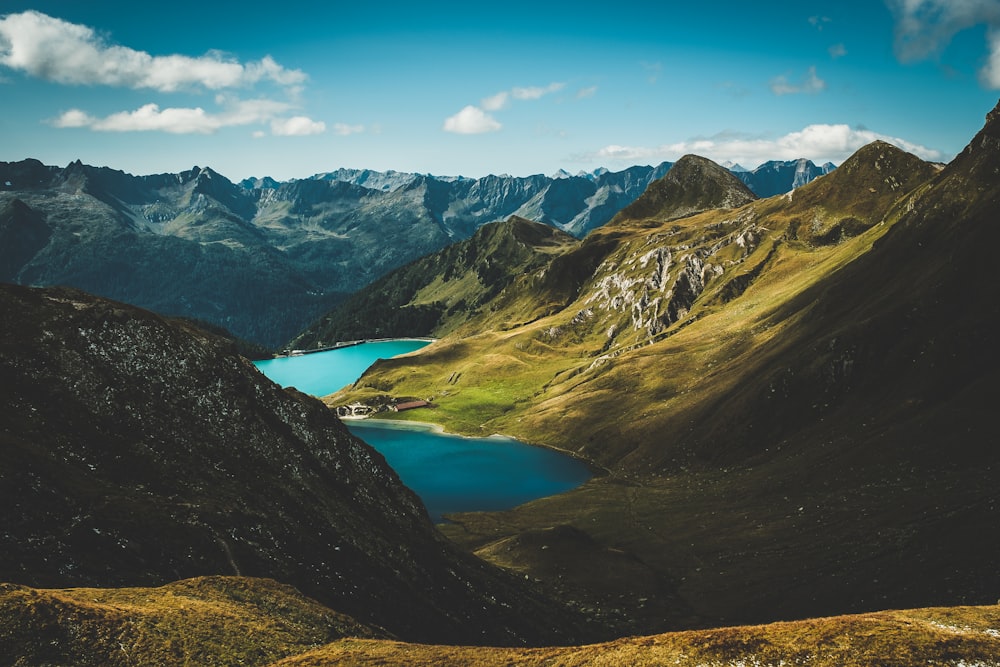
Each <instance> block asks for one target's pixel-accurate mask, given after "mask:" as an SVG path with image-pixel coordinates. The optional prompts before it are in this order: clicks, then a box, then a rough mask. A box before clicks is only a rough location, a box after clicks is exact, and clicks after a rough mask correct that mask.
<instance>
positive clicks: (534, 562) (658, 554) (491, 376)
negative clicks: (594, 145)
mask: <svg viewBox="0 0 1000 667" xmlns="http://www.w3.org/2000/svg"><path fill="white" fill-rule="evenodd" d="M996 115H997V114H996V112H994V113H991V114H990V116H989V117H988V120H987V125H986V127H985V128H984V130H983V132H982V133H980V135H978V136H977V137H976V138H975V139H974V140H973V142H972V143H971V144H970V146H969V148H968V149H967V150H966V151H965V152H963V154H961V155H960V156H959V157H958V158H956V159H955V160H954V161H953V162H952V163H951V164H950V165H948V166H947V167H946V168H945V169H943V170H941V169H939V168H938V167H936V166H934V165H931V164H927V163H924V162H922V161H921V160H919V159H918V158H916V157H915V156H913V155H909V154H907V153H905V152H903V151H901V150H899V149H897V148H894V147H892V146H890V145H888V144H884V143H880V142H876V143H874V144H871V145H869V146H867V147H865V148H863V149H862V150H860V151H859V152H858V153H857V154H856V155H854V156H853V157H852V158H851V159H850V160H848V161H847V162H846V163H845V164H844V165H842V166H841V168H839V169H837V170H836V171H835V172H833V173H831V174H829V175H826V176H824V177H822V178H819V179H817V180H816V181H814V182H813V183H810V184H809V185H807V186H804V187H802V188H799V189H797V190H795V191H794V192H793V193H790V194H788V195H783V196H780V197H774V198H771V199H766V200H758V201H754V202H751V203H749V204H746V205H743V206H741V207H739V208H736V209H732V210H728V209H721V210H712V211H705V212H702V213H697V214H693V215H689V216H687V217H683V218H676V219H661V218H660V217H657V216H658V214H657V213H656V212H657V211H663V210H669V206H666V207H665V206H664V205H663V204H662V203H661V204H659V205H657V206H653V207H651V208H650V210H651V211H654V212H653V213H651V214H650V215H651V217H641V216H640V217H629V215H632V213H628V212H625V213H623V214H622V215H620V216H619V217H618V218H616V219H615V220H614V221H613V222H612V223H610V224H609V225H606V226H605V227H604V228H602V229H600V230H596V231H595V232H593V233H592V234H591V235H590V236H589V237H588V238H587V240H586V241H584V243H583V244H582V245H581V246H580V247H579V248H577V249H572V250H570V251H568V252H567V253H566V254H565V255H562V256H560V257H559V258H557V259H556V260H554V261H553V263H552V264H551V265H550V267H549V269H548V270H546V271H544V272H542V271H540V272H537V273H536V274H533V275H531V276H524V277H522V278H521V279H520V280H519V281H518V282H517V283H516V286H517V289H519V290H522V293H523V294H524V295H525V297H524V299H525V300H528V299H529V298H530V296H528V295H532V294H540V295H543V296H542V297H541V298H542V299H543V300H544V299H546V298H547V297H546V296H545V295H547V294H548V293H549V292H548V291H547V290H553V289H555V288H554V287H553V285H556V284H558V285H559V286H560V289H561V290H562V291H561V294H563V295H569V305H568V306H567V307H565V308H563V309H561V310H560V311H559V312H556V313H553V314H549V315H547V316H543V317H540V318H538V319H535V320H533V321H530V322H528V323H526V324H525V325H523V326H520V327H516V328H511V329H508V330H505V331H495V330H493V331H490V330H488V328H487V327H480V326H478V324H477V323H476V322H475V321H472V322H470V323H469V325H468V326H467V327H466V328H465V329H464V330H462V331H461V333H462V335H461V336H457V335H456V336H449V337H445V338H444V339H442V340H441V341H439V342H438V343H436V344H434V345H432V346H430V347H428V348H425V350H424V351H423V352H422V353H421V354H420V355H417V356H416V357H414V358H412V359H408V360H406V362H405V363H403V362H392V361H389V362H382V363H379V364H378V365H376V367H374V368H373V369H372V370H371V371H370V372H369V373H368V374H367V375H366V376H365V377H363V378H362V379H361V380H360V381H359V382H358V383H357V385H356V386H355V388H354V389H353V390H352V391H350V392H345V393H344V394H341V395H334V396H332V397H329V398H328V399H327V402H329V403H337V402H341V401H346V400H354V399H357V398H361V399H363V398H365V397H366V396H370V395H371V394H373V393H390V394H392V393H399V394H402V395H415V396H423V397H426V398H430V399H432V400H433V401H434V403H435V404H436V405H437V406H438V408H437V409H436V410H434V411H425V412H423V413H421V414H413V415H412V416H411V417H410V418H421V419H427V420H433V421H438V422H441V423H443V424H445V425H446V426H447V427H448V428H450V429H453V430H456V431H460V432H466V433H475V434H482V433H492V432H503V433H508V434H512V435H516V436H518V437H520V438H523V439H525V440H527V441H530V442H538V443H543V444H547V445H550V446H554V447H557V448H561V449H565V450H567V451H570V452H572V453H574V454H577V455H580V456H583V457H585V458H588V459H591V460H594V461H596V462H597V463H599V464H601V465H603V466H605V467H606V468H608V469H609V470H610V471H611V473H612V475H611V476H610V477H605V478H602V479H598V480H595V481H592V482H591V483H588V484H587V485H585V486H584V487H583V488H581V489H580V490H578V491H575V492H571V493H569V494H566V495H564V496H561V497H557V498H550V499H544V500H540V501H536V502H535V503H531V504H529V505H527V506H524V507H522V508H519V509H517V510H515V511H512V512H507V513H499V514H468V515H461V516H457V517H451V518H452V519H453V523H451V524H447V525H445V526H443V528H442V529H443V530H444V531H445V532H446V534H448V535H449V536H451V537H453V538H454V539H456V540H458V541H461V542H462V543H464V544H466V545H467V546H468V547H469V548H472V549H476V550H478V552H479V553H480V554H481V555H482V556H484V557H486V558H489V559H492V560H494V562H497V563H500V564H504V565H505V566H507V567H512V568H515V569H516V568H520V569H519V570H518V571H521V570H524V571H527V572H529V573H532V574H534V575H535V576H539V577H540V578H544V577H545V576H546V575H545V571H544V568H543V567H542V566H541V563H542V560H541V559H540V558H539V554H538V551H539V550H540V548H539V549H536V550H535V551H534V552H532V551H531V550H530V549H520V550H519V552H518V553H519V554H520V555H519V556H518V559H517V562H512V561H511V559H510V558H505V557H504V555H503V554H501V553H500V552H499V549H498V548H497V547H498V546H499V545H502V544H504V543H505V542H504V541H505V540H511V539H516V538H518V536H521V535H524V534H530V533H532V531H538V530H545V529H549V528H553V527H557V526H569V527H571V528H572V529H573V530H576V531H580V532H583V533H584V534H586V535H587V536H588V537H590V538H592V539H593V540H594V541H595V542H596V543H597V544H598V545H600V546H601V547H604V548H610V549H619V550H621V551H622V552H624V553H627V554H630V555H632V556H634V557H635V558H636V559H637V560H638V561H640V562H642V563H643V564H645V565H646V566H648V567H650V568H652V570H653V571H655V572H656V573H658V575H659V576H660V577H662V578H663V579H664V580H665V581H669V582H673V584H675V588H671V587H669V586H668V587H667V588H666V590H668V591H670V594H673V591H676V592H677V594H678V595H679V596H680V598H681V600H682V602H683V603H685V604H687V605H689V608H690V609H691V610H692V612H693V615H694V616H695V617H696V618H699V619H701V622H702V623H708V624H711V623H719V622H726V621H728V622H741V623H745V622H762V621H771V620H781V619H791V618H803V617H808V616H815V615H822V614H831V613H845V612H859V611H867V610H872V609H879V608H887V607H901V606H922V605H937V604H961V603H983V602H986V601H991V600H992V599H994V598H995V591H996V590H998V589H1000V576H998V575H997V572H996V568H995V567H994V564H993V562H992V559H991V556H990V555H989V554H991V553H993V552H994V551H995V549H996V548H997V547H1000V537H998V536H997V534H996V531H995V530H993V527H995V526H996V525H997V521H998V520H1000V515H998V501H1000V498H998V497H997V492H996V488H997V487H996V483H995V482H996V477H995V475H996V471H997V470H998V464H1000V452H998V451H997V450H996V448H995V447H993V446H992V444H991V443H992V441H993V440H994V438H993V436H992V425H991V416H990V415H991V414H992V411H993V410H992V406H991V404H990V402H989V399H988V398H987V397H988V395H989V391H988V388H989V387H990V386H992V385H993V384H995V383H996V381H997V380H998V379H1000V373H998V371H1000V365H998V358H997V354H996V348H995V345H994V344H993V343H992V342H991V333H990V332H993V331H995V330H996V327H997V325H998V324H1000V312H998V306H997V303H998V301H997V299H995V298H993V296H991V295H992V292H993V285H995V283H996V281H995V280H993V279H992V278H991V276H990V273H991V270H990V268H989V267H990V266H991V260H990V253H991V252H992V249H993V248H995V247H997V245H998V243H997V241H998V240H1000V239H997V234H998V233H1000V232H998V229H997V226H996V225H995V224H994V220H995V217H996V212H997V211H998V210H1000V186H998V184H997V182H996V179H995V173H996V169H997V168H998V165H1000V139H998V137H1000V122H998V120H997V118H996ZM637 205H638V207H637V208H635V209H632V211H644V210H645V209H643V208H642V205H643V204H642V201H641V200H640V201H637ZM634 206H635V205H634ZM643 215H644V214H643ZM572 257H580V258H585V259H586V261H582V262H569V261H566V259H565V258H572ZM560 264H561V266H562V267H563V269H565V267H567V266H571V265H575V266H587V267H588V268H589V267H593V268H592V270H591V271H590V272H589V273H587V274H586V275H585V274H584V273H583V272H579V271H578V272H577V273H575V274H570V273H568V272H565V271H563V272H562V273H560V271H556V270H554V267H557V266H560ZM566 275H571V276H572V279H570V280H566V279H564V278H560V280H561V282H557V281H556V280H555V279H554V278H553V276H561V277H562V276H566ZM511 291H513V288H508V292H511ZM556 291H557V292H558V291H559V290H556ZM510 303H523V302H522V301H518V300H517V299H515V298H511V301H510ZM517 316H521V313H517ZM491 317H493V318H495V319H496V318H500V317H501V314H500V313H495V314H493V315H492V316H491ZM509 319H515V318H514V316H511V317H510V318H509ZM408 416H409V415H408ZM585 579H586V576H583V578H581V579H580V580H578V581H577V582H575V583H576V584H577V586H585V585H586V580H585ZM623 604H624V603H623ZM643 604H646V605H648V600H647V601H646V602H645V603H643V602H642V601H641V600H639V599H638V598H636V599H635V600H634V603H633V613H634V615H635V617H636V618H640V619H643V620H642V622H643V623H648V624H649V625H647V626H645V627H646V628H647V630H646V631H648V629H649V628H652V627H655V624H656V622H657V617H656V615H655V614H651V613H648V612H646V611H644V610H643V609H644V608H643ZM660 622H662V620H661V621H660Z"/></svg>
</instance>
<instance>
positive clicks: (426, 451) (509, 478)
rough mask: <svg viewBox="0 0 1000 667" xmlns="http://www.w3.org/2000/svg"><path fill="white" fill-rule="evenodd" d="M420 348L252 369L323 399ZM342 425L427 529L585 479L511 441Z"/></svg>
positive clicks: (365, 423) (388, 347)
mask: <svg viewBox="0 0 1000 667" xmlns="http://www.w3.org/2000/svg"><path fill="white" fill-rule="evenodd" d="M427 344H428V343H427V341H416V340H399V341H380V342H376V343H363V344H361V345H355V346H352V347H344V348H339V349H336V350H329V351H326V352H316V353H312V354H304V355H301V356H295V357H285V358H281V359H271V360H267V361H261V362H255V363H256V364H257V367H258V368H259V369H260V370H261V372H263V373H264V374H265V375H266V376H268V377H269V378H271V379H272V380H274V381H275V382H277V383H278V384H280V385H282V386H286V387H287V386H295V387H297V388H298V389H299V390H300V391H303V392H306V393H309V394H313V395H316V396H324V395H326V394H330V393H333V392H334V391H337V390H338V389H340V388H341V387H344V386H345V385H348V384H351V383H353V382H354V381H355V380H357V379H358V377H360V376H361V374H362V373H363V372H364V371H365V370H366V369H367V368H368V367H369V366H370V365H371V364H372V363H374V362H375V360H376V359H379V358H389V357H392V356H395V355H399V354H404V353H407V352H412V351H414V350H418V349H420V348H421V347H424V346H425V345H427ZM345 423H346V424H347V427H348V429H350V431H351V432H352V433H353V434H354V435H356V436H358V437H359V438H361V439H362V440H364V441H365V442H367V443H368V444H369V445H371V446H372V447H374V448H375V449H376V450H378V451H379V452H380V453H381V454H382V456H384V457H385V459H386V461H388V462H389V465H391V466H392V467H393V469H394V470H395V471H396V473H397V474H398V475H399V477H400V479H402V480H403V483H404V484H406V485H407V486H408V487H410V488H411V489H413V490H414V491H415V492H416V494H417V495H418V496H420V499H421V500H423V502H424V505H425V506H426V507H427V511H428V512H429V513H430V515H431V519H433V520H434V521H441V519H442V515H444V514H447V513H450V512H471V511H479V510H505V509H510V508H512V507H516V506H517V505H521V504H523V503H526V502H528V501H531V500H536V499H538V498H544V497H545V496H551V495H555V494H557V493H563V492H565V491H569V490H570V489H573V488H576V487H577V486H579V485H581V484H583V483H584V482H585V481H587V480H588V479H590V478H591V476H592V473H591V471H590V469H589V468H588V467H587V466H586V465H585V464H584V463H582V462H580V461H578V460H576V459H574V458H572V457H570V456H566V455H565V454H561V453H559V452H556V451H554V450H551V449H545V448H542V447H533V446H530V445H526V444H524V443H522V442H520V441H518V440H515V439H513V438H507V437H502V436H492V437H489V438H465V437H462V436H457V435H448V434H445V433H441V432H440V431H438V430H435V429H434V428H433V427H430V426H428V425H423V424H414V423H412V422H392V421H390V420H384V419H368V420H356V421H349V420H345Z"/></svg>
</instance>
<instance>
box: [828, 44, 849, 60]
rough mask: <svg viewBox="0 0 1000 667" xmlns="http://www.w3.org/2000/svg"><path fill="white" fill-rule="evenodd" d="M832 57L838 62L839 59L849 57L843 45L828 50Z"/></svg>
mask: <svg viewBox="0 0 1000 667" xmlns="http://www.w3.org/2000/svg"><path fill="white" fill-rule="evenodd" d="M827 52H828V53H829V54H830V57H831V58H833V59H834V60H836V59H837V58H843V57H844V56H846V55H847V47H846V46H844V45H843V44H832V45H831V46H830V48H828V49H827Z"/></svg>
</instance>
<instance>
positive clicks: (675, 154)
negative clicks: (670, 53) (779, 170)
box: [581, 125, 942, 167]
mask: <svg viewBox="0 0 1000 667" xmlns="http://www.w3.org/2000/svg"><path fill="white" fill-rule="evenodd" d="M876 140H882V141H886V142H888V143H891V144H893V145H895V146H898V147H899V148H901V149H903V150H905V151H908V152H910V153H913V154H914V155H917V156H918V157H920V158H923V159H925V160H940V159H941V157H942V155H941V153H940V152H939V151H936V150H933V149H930V148H927V147H925V146H921V145H919V144H915V143H912V142H909V141H906V140H905V139H900V138H898V137H891V136H888V135H884V134H880V133H878V132H873V131H871V130H868V129H864V128H852V127H850V126H848V125H809V126H808V127H805V128H803V129H802V130H799V131H797V132H790V133H788V134H786V135H784V136H782V137H778V138H777V139H766V138H760V137H751V136H746V135H740V134H736V133H731V132H727V133H722V134H719V135H716V136H714V137H709V138H699V139H691V140H688V141H681V142H677V143H673V144H664V145H661V146H655V147H643V146H620V145H611V146H605V147H604V148H602V149H600V150H598V151H596V152H595V153H592V154H589V155H585V156H581V159H582V160H583V161H588V162H591V161H597V162H600V163H602V164H603V163H606V162H616V163H626V164H637V163H643V162H646V163H650V162H654V163H655V162H663V161H676V160H677V159H678V158H680V157H681V156H682V155H686V154H688V153H694V154H696V155H701V156H703V157H707V158H709V159H711V160H715V161H716V162H720V163H721V162H724V161H726V160H732V161H733V162H739V163H740V164H743V165H745V166H748V167H749V166H750V165H758V164H762V163H764V162H767V161H768V160H796V159H798V158H807V159H810V160H812V161H813V162H816V163H817V164H821V163H824V162H833V163H835V164H840V163H841V162H843V161H844V160H846V159H847V158H848V157H850V156H851V155H852V154H853V153H854V152H855V151H857V150H858V149H859V148H861V147H862V146H864V145H866V144H869V143H871V142H873V141H876Z"/></svg>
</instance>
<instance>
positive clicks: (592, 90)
mask: <svg viewBox="0 0 1000 667" xmlns="http://www.w3.org/2000/svg"><path fill="white" fill-rule="evenodd" d="M596 94H597V86H588V87H586V88H581V89H580V90H578V91H576V99H578V100H585V99H587V98H588V97H593V96H594V95H596Z"/></svg>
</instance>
